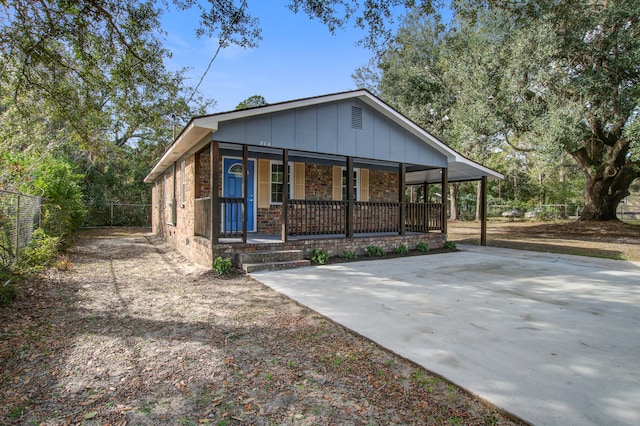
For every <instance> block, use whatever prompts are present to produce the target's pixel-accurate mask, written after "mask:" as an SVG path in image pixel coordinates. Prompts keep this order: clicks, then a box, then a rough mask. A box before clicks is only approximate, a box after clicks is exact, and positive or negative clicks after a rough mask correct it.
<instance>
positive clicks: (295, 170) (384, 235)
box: [145, 90, 502, 268]
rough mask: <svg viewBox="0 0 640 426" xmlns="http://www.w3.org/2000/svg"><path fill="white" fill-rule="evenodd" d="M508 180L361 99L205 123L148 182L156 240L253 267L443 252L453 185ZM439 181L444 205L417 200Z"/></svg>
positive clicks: (353, 95) (348, 96) (356, 94)
mask: <svg viewBox="0 0 640 426" xmlns="http://www.w3.org/2000/svg"><path fill="white" fill-rule="evenodd" d="M500 178H502V175H500V174H499V173H497V172H495V171H493V170H490V169H488V168H486V167H483V166H482V165H480V164H477V163H475V162H473V161H471V160H469V159H467V158H464V157H463V156H462V155H460V154H459V153H457V152H455V151H454V150H453V149H451V148H449V147H448V146H447V145H445V144H444V143H443V142H441V141H439V140H438V139H437V138H435V137H434V136H432V135H431V134H429V133H428V132H427V131H425V130H424V129H422V128H421V127H419V126H418V125H416V124H415V123H413V122H412V121H411V120H409V119H408V118H406V117H404V116H403V115H402V114H400V113H399V112H398V111H396V110H394V109H393V108H392V107H390V106H389V105H387V104H386V103H384V102H383V101H381V100H380V99H378V98H377V97H376V96H374V95H372V94H371V93H370V92H368V91H366V90H355V91H349V92H343V93H336V94H330V95H324V96H318V97H313V98H306V99H299V100H294V101H289V102H282V103H277V104H270V105H266V106H262V107H256V108H250V109H245V110H236V111H229V112H223V113H217V114H212V115H206V116H202V117H195V118H193V119H191V121H190V122H189V123H188V124H187V126H186V127H185V128H184V130H183V131H182V132H181V133H180V134H179V135H178V137H177V138H176V139H175V140H174V142H173V144H172V145H171V146H170V147H169V149H168V150H167V151H166V152H165V154H164V155H163V156H162V158H161V159H160V161H159V162H158V163H157V164H156V165H155V167H154V168H153V170H151V172H150V173H149V175H148V176H147V177H146V178H145V182H147V183H151V184H152V185H153V189H152V204H153V207H152V210H153V213H152V222H153V232H154V233H156V234H158V235H160V236H161V237H162V238H164V239H165V240H166V241H167V242H169V243H170V244H171V245H172V246H173V247H174V248H175V249H177V250H178V251H179V252H180V253H182V254H183V255H184V256H186V257H187V258H189V259H192V260H193V261H195V262H197V263H200V264H203V265H207V266H210V265H211V263H212V260H213V259H215V258H216V257H218V256H222V257H229V258H231V259H232V261H233V263H234V264H235V265H236V266H243V265H245V268H246V265H249V264H253V263H263V264H266V263H270V264H271V267H286V266H288V265H290V264H291V263H292V262H293V263H295V262H296V261H299V260H300V259H301V258H308V257H309V255H310V252H311V251H312V250H313V249H314V248H318V249H322V250H324V251H327V252H329V253H330V254H331V255H340V254H341V253H342V252H343V250H348V251H353V252H356V253H357V254H362V253H363V252H364V250H365V248H366V247H367V246H371V245H376V246H378V247H380V248H382V249H383V250H387V251H390V250H392V249H393V248H394V247H397V246H399V245H401V244H403V245H405V246H406V247H408V248H409V249H412V248H414V247H415V246H416V244H417V243H418V242H425V243H427V244H429V245H430V247H432V248H436V247H441V246H442V244H443V243H444V241H445V239H446V229H447V224H446V219H447V211H446V208H447V207H446V205H447V203H446V202H443V200H446V199H447V186H448V183H449V182H460V181H472V180H477V181H480V182H481V184H482V188H486V180H487V179H500ZM434 184H435V185H439V187H440V191H438V192H439V194H440V199H437V200H433V201H435V202H431V201H432V200H428V199H425V200H421V201H420V202H416V201H414V200H407V197H406V195H405V194H406V193H407V190H406V189H407V187H408V186H411V185H421V186H424V187H425V188H428V186H429V185H434ZM485 193H486V191H485ZM484 204H486V202H485V203H483V205H484ZM482 229H484V227H483V228H482Z"/></svg>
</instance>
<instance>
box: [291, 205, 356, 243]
mask: <svg viewBox="0 0 640 426" xmlns="http://www.w3.org/2000/svg"><path fill="white" fill-rule="evenodd" d="M287 208H288V209H289V211H288V212H287V213H288V214H287V218H288V224H287V228H288V230H289V235H322V234H346V233H347V228H346V225H347V224H346V220H345V219H346V214H347V202H346V201H313V200H289V202H288V203H287Z"/></svg>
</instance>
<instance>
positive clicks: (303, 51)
mask: <svg viewBox="0 0 640 426" xmlns="http://www.w3.org/2000/svg"><path fill="white" fill-rule="evenodd" d="M286 4H287V1H286V0H248V5H249V11H250V13H251V15H252V16H253V17H255V18H258V19H259V20H260V27H261V28H262V38H263V40H262V41H261V42H260V45H259V47H257V48H255V49H250V50H245V49H241V48H238V47H235V46H231V47H229V48H227V49H226V50H223V51H221V53H220V54H219V55H218V57H217V59H216V60H215V61H214V63H213V65H212V66H211V69H210V70H209V72H208V74H207V76H206V77H205V79H204V81H203V83H202V84H201V86H200V91H201V92H202V93H203V94H204V95H205V97H208V98H213V99H214V100H215V101H216V105H214V106H213V107H212V108H211V110H210V111H208V112H210V113H211V112H220V111H229V110H233V109H234V108H235V107H236V105H237V104H238V103H240V102H241V101H243V100H245V99H246V98H248V97H249V96H253V95H262V96H264V98H265V99H266V101H267V102H268V103H275V102H281V101H288V100H292V99H298V98H304V97H309V96H317V95H324V94H328V93H335V92H341V91H345V90H352V89H356V86H355V84H354V82H353V80H352V78H351V74H352V73H353V72H354V71H355V69H356V68H358V67H360V66H362V65H366V64H367V63H368V61H369V59H370V57H371V52H370V51H368V50H366V49H364V48H363V47H358V46H356V45H355V43H356V42H357V40H359V39H360V38H362V36H363V35H364V32H362V31H360V30H358V29H355V28H353V27H349V28H345V29H344V30H338V31H337V32H336V34H335V35H331V33H330V32H329V30H328V29H327V28H326V27H325V26H324V25H322V24H321V23H320V22H318V21H317V20H311V19H310V18H309V17H308V16H307V15H304V14H302V13H299V14H297V15H296V14H294V13H293V12H291V11H290V10H289V9H288V8H287V7H286ZM192 12H193V13H191V14H188V13H184V12H180V13H172V14H169V15H166V16H164V18H163V28H164V30H165V31H167V33H168V34H167V35H166V36H165V37H166V47H168V48H169V49H170V50H171V51H172V52H173V58H172V61H171V63H170V66H171V67H173V68H179V67H191V69H190V70H189V71H188V73H187V75H188V77H189V78H190V80H189V83H190V84H191V85H193V86H195V85H196V84H197V83H198V81H199V79H200V77H201V75H202V74H203V72H204V70H205V69H206V67H207V65H208V63H209V61H210V60H211V58H212V56H213V54H214V53H215V51H216V49H217V40H210V39H204V38H201V39H196V38H195V35H194V29H195V26H196V24H197V19H198V17H197V13H195V11H192Z"/></svg>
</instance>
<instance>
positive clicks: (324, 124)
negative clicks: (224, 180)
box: [212, 99, 447, 167]
mask: <svg viewBox="0 0 640 426" xmlns="http://www.w3.org/2000/svg"><path fill="white" fill-rule="evenodd" d="M212 136H213V138H214V139H215V140H217V141H219V142H231V143H238V142H241V143H246V144H248V145H254V146H269V147H272V148H286V149H290V150H296V151H306V152H317V153H324V154H334V155H341V156H350V157H359V158H365V159H371V160H381V161H392V162H398V163H407V164H416V165H424V166H431V167H447V158H446V157H445V156H444V155H443V154H441V153H440V152H438V151H436V150H435V149H433V148H432V147H430V146H428V145H427V144H425V143H424V142H423V141H421V140H420V139H418V138H417V137H415V136H414V135H412V134H410V133H409V132H407V131H406V130H405V129H403V128H402V127H400V126H398V125H397V124H396V123H394V122H393V121H392V120H390V119H389V118H387V117H385V116H383V115H382V114H380V113H379V112H377V111H375V110H374V109H373V108H371V107H369V106H368V105H367V104H365V103H364V102H362V101H360V100H358V99H352V100H343V101H338V102H332V103H324V104H318V105H312V106H305V107H300V108H294V109H291V110H285V111H276V112H272V113H268V114H264V115H258V116H251V117H247V118H238V119H235V120H229V121H221V122H220V123H219V124H218V130H217V131H216V132H215V133H213V135H212Z"/></svg>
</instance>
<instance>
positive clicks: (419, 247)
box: [416, 242, 429, 253]
mask: <svg viewBox="0 0 640 426" xmlns="http://www.w3.org/2000/svg"><path fill="white" fill-rule="evenodd" d="M416 250H419V251H421V252H423V253H426V252H428V251H429V244H427V243H423V242H419V243H418V244H416Z"/></svg>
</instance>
